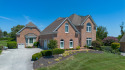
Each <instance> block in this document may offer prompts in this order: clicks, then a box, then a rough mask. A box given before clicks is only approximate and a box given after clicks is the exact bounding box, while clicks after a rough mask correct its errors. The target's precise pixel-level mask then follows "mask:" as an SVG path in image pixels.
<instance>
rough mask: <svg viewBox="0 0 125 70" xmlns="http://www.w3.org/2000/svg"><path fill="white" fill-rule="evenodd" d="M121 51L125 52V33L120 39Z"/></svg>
mask: <svg viewBox="0 0 125 70" xmlns="http://www.w3.org/2000/svg"><path fill="white" fill-rule="evenodd" d="M119 42H120V51H122V52H125V34H124V35H123V36H122V38H121V39H120V41H119Z"/></svg>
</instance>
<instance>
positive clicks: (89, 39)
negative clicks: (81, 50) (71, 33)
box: [86, 38, 92, 46]
mask: <svg viewBox="0 0 125 70" xmlns="http://www.w3.org/2000/svg"><path fill="white" fill-rule="evenodd" d="M86 43H87V46H91V43H92V38H87V39H86Z"/></svg>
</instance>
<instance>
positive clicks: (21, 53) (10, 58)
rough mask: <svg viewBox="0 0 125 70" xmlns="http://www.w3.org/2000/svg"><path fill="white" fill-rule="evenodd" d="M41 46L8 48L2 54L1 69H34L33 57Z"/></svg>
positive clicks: (0, 59) (0, 56) (0, 58)
mask: <svg viewBox="0 0 125 70" xmlns="http://www.w3.org/2000/svg"><path fill="white" fill-rule="evenodd" d="M41 50H42V49H39V48H24V49H8V50H4V51H3V52H2V54H1V55H0V70H33V61H31V57H32V55H33V54H34V53H37V52H40V51H41Z"/></svg>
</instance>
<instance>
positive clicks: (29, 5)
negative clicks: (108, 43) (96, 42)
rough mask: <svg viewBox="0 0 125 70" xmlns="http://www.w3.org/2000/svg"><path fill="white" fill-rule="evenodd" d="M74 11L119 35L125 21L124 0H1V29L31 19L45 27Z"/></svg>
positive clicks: (6, 29)
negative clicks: (90, 17) (87, 16)
mask: <svg viewBox="0 0 125 70" xmlns="http://www.w3.org/2000/svg"><path fill="white" fill-rule="evenodd" d="M74 13H75V14H78V15H83V16H85V15H91V16H92V18H93V19H94V21H95V23H96V24H97V25H98V26H105V27H106V28H107V31H108V35H109V36H118V35H119V34H120V25H121V23H122V22H123V21H124V22H125V0H0V28H1V29H2V30H3V31H7V32H10V31H11V28H12V27H13V26H16V25H18V24H20V25H26V24H27V23H28V22H29V21H32V22H33V23H34V24H36V25H37V26H38V28H39V29H41V30H43V29H44V28H45V27H47V26H48V25H49V24H51V23H52V22H53V21H54V20H55V19H57V18H58V17H68V16H70V15H71V14H74Z"/></svg>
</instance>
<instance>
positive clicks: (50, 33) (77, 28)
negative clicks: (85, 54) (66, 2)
mask: <svg viewBox="0 0 125 70" xmlns="http://www.w3.org/2000/svg"><path fill="white" fill-rule="evenodd" d="M51 39H55V40H57V42H58V48H61V49H69V48H74V49H75V48H76V47H77V46H81V47H82V46H85V45H88V46H91V42H92V41H94V40H96V24H95V23H94V21H93V19H92V17H91V16H90V15H87V16H79V15H76V14H72V15H71V16H69V17H66V18H62V17H59V18H58V19H56V20H55V21H54V22H53V23H51V24H50V25H49V26H48V27H46V28H45V29H44V30H43V31H42V32H41V33H40V36H39V42H40V46H41V47H42V48H47V43H49V40H51Z"/></svg>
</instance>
